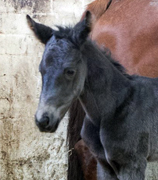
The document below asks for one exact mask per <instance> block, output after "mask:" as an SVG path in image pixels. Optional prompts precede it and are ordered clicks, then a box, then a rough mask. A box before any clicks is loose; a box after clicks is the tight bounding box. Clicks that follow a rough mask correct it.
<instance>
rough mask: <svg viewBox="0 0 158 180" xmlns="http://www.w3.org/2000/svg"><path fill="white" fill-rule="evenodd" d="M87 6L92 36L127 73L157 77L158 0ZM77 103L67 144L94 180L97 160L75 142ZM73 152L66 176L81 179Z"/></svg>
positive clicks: (79, 119)
mask: <svg viewBox="0 0 158 180" xmlns="http://www.w3.org/2000/svg"><path fill="white" fill-rule="evenodd" d="M87 10H88V11H90V12H91V13H92V15H93V18H92V23H91V26H92V31H91V39H93V40H94V41H96V42H97V44H98V45H99V46H100V47H101V48H104V47H106V48H109V50H110V51H111V53H112V56H113V57H114V58H115V59H117V60H118V61H119V62H120V63H121V64H122V65H123V66H124V67H125V68H126V69H127V71H128V73H130V74H139V75H143V76H148V77H158V2H157V1H154V0H110V1H109V0H96V1H94V2H92V3H91V4H89V5H88V7H87V9H86V11H87ZM86 11H85V12H86ZM84 14H85V13H84ZM84 14H83V17H84ZM76 103H77V104H75V105H73V106H72V107H71V110H70V119H69V126H68V137H69V148H70V149H72V148H73V147H74V146H75V149H76V151H77V152H78V157H80V158H79V159H80V161H81V164H82V169H83V172H84V179H85V180H96V161H95V159H94V158H93V155H92V154H91V153H90V152H89V150H88V148H87V147H86V146H85V144H84V142H83V141H82V140H80V141H79V142H78V143H77V141H78V140H79V139H80V134H79V132H80V128H81V126H82V122H83V119H84V113H83V110H81V107H80V105H79V104H78V102H76ZM78 110H79V111H80V113H79V112H78ZM76 129H77V131H76ZM76 143H77V144H76ZM75 144H76V145H75ZM75 153H76V152H72V156H70V157H69V171H68V180H74V179H75V180H83V177H81V176H80V175H81V174H82V173H81V172H79V171H80V170H79V168H77V167H75V164H76V159H74V157H76V154H75ZM76 158H77V157H76ZM78 167H79V165H78ZM74 169H75V171H73V170H74ZM77 173H79V174H77ZM72 174H73V175H72ZM74 174H75V175H74Z"/></svg>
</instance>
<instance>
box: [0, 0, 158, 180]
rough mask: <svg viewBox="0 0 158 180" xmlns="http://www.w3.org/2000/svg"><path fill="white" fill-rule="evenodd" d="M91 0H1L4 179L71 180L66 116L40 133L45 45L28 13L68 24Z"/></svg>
mask: <svg viewBox="0 0 158 180" xmlns="http://www.w3.org/2000/svg"><path fill="white" fill-rule="evenodd" d="M91 1H92V0H0V180H66V172H67V155H68V151H67V148H66V146H65V137H66V126H67V117H65V118H64V120H63V121H62V123H61V124H60V126H59V128H58V130H57V132H56V133H54V134H44V133H40V132H39V130H38V129H37V127H36V126H35V124H34V114H35V111H36V108H37V104H38V98H39V94H40V87H41V79H40V74H39V72H38V65H39V62H40V60H41V56H42V52H43V49H44V46H43V45H42V44H41V43H39V42H38V41H37V40H36V39H35V38H34V35H33V33H32V32H31V31H30V29H29V28H28V26H27V22H26V14H29V15H30V16H31V17H34V18H35V20H36V21H39V22H41V23H44V24H46V25H49V26H53V25H54V24H58V25H59V24H60V25H69V24H74V23H75V22H76V21H78V20H79V19H80V17H81V14H82V12H83V10H84V8H85V6H86V4H88V3H90V2H91ZM149 166H150V168H148V171H147V178H146V179H147V180H156V179H158V171H157V170H158V168H157V166H156V163H155V164H150V165H149ZM156 177H157V178H156Z"/></svg>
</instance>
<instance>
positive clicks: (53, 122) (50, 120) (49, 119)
mask: <svg viewBox="0 0 158 180" xmlns="http://www.w3.org/2000/svg"><path fill="white" fill-rule="evenodd" d="M35 122H36V125H37V126H38V128H39V130H40V131H41V132H50V133H53V132H55V131H56V130H57V128H58V125H59V120H58V119H56V118H54V116H53V115H48V113H44V114H43V115H42V116H41V117H40V118H37V114H36V115H35Z"/></svg>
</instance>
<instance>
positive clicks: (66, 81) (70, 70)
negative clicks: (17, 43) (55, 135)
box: [27, 12, 91, 132]
mask: <svg viewBox="0 0 158 180" xmlns="http://www.w3.org/2000/svg"><path fill="white" fill-rule="evenodd" d="M90 17H91V15H90V13H89V12H87V14H86V17H85V19H83V21H82V22H79V23H78V24H76V25H75V26H74V28H61V27H58V30H57V31H55V30H53V29H51V28H50V27H47V26H44V25H42V24H39V23H36V22H35V21H34V20H32V19H31V18H30V17H29V16H27V20H28V24H29V26H30V28H31V29H32V30H33V31H34V33H35V35H36V37H37V38H38V39H39V40H40V41H41V42H42V43H44V44H45V51H44V53H43V57H42V61H41V63H40V66H39V71H40V73H41V75H42V91H41V96H40V101H39V105H38V109H37V112H36V124H37V126H38V127H39V129H40V130H41V131H44V132H54V131H55V130H56V129H57V127H58V124H59V122H60V120H61V119H62V118H63V116H64V115H65V113H66V112H67V110H68V109H69V107H70V105H71V103H72V101H73V100H74V99H76V98H77V97H78V96H79V95H80V94H81V92H82V90H83V87H84V82H85V77H86V66H85V62H84V61H83V59H82V55H81V53H80V49H81V48H82V44H83V43H84V42H85V41H86V38H87V36H88V34H89V31H90V23H89V22H90Z"/></svg>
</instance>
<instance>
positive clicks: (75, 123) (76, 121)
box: [67, 101, 85, 180]
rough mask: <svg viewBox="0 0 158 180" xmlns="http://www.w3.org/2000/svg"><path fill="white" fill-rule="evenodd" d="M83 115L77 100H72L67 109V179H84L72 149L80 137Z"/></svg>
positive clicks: (78, 161)
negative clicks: (68, 109) (68, 153)
mask: <svg viewBox="0 0 158 180" xmlns="http://www.w3.org/2000/svg"><path fill="white" fill-rule="evenodd" d="M84 116H85V113H84V111H83V109H82V107H81V105H80V103H79V101H76V102H74V103H73V104H72V106H71V108H70V111H69V123H68V133H67V137H68V139H67V142H68V145H69V151H70V155H69V157H68V177H67V179H68V180H85V178H84V175H83V171H82V168H81V164H80V160H79V158H78V155H77V153H76V151H75V149H74V147H75V144H76V143H77V142H78V141H79V140H80V139H81V137H80V131H81V128H82V124H83V119H84Z"/></svg>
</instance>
